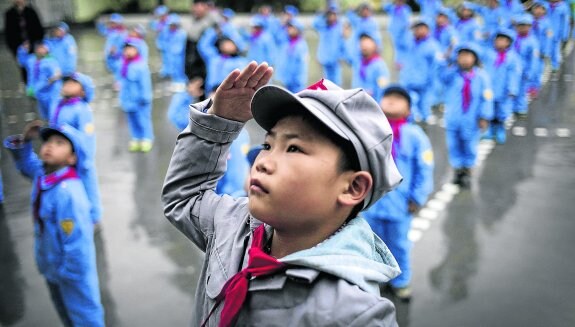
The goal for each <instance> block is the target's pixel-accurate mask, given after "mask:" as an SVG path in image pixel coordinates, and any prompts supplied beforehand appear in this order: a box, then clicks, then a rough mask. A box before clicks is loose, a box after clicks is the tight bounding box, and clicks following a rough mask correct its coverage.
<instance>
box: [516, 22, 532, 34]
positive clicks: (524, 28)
mask: <svg viewBox="0 0 575 327" xmlns="http://www.w3.org/2000/svg"><path fill="white" fill-rule="evenodd" d="M530 30H531V25H527V24H520V25H515V31H517V34H521V35H525V34H528V33H529V31H530Z"/></svg>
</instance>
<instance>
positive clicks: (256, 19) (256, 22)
mask: <svg viewBox="0 0 575 327" xmlns="http://www.w3.org/2000/svg"><path fill="white" fill-rule="evenodd" d="M250 26H252V27H254V26H260V27H264V26H266V23H265V21H264V19H263V18H261V17H260V16H254V17H252V19H251V20H250Z"/></svg>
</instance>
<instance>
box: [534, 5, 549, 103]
mask: <svg viewBox="0 0 575 327" xmlns="http://www.w3.org/2000/svg"><path fill="white" fill-rule="evenodd" d="M547 7H548V6H547V3H545V2H543V1H539V0H536V1H534V2H533V6H532V7H531V14H533V27H532V28H533V35H535V37H536V38H537V41H538V42H539V54H540V55H539V58H538V60H537V73H536V77H537V78H535V80H534V81H533V83H532V84H531V85H530V86H529V89H528V92H529V96H530V97H531V98H532V99H535V98H537V96H538V94H539V90H540V89H541V79H542V77H543V70H544V68H545V62H546V61H547V62H549V60H550V58H551V44H552V42H553V28H552V27H551V22H550V21H549V17H547Z"/></svg>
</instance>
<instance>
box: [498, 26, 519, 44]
mask: <svg viewBox="0 0 575 327" xmlns="http://www.w3.org/2000/svg"><path fill="white" fill-rule="evenodd" d="M498 36H505V37H507V38H509V39H510V40H511V42H513V40H515V38H516V37H517V33H515V31H514V30H511V29H508V28H500V29H498V30H497V31H496V32H495V37H498Z"/></svg>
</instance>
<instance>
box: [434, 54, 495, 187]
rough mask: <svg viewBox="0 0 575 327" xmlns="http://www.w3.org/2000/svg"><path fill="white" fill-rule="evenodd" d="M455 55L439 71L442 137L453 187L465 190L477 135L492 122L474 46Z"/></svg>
mask: <svg viewBox="0 0 575 327" xmlns="http://www.w3.org/2000/svg"><path fill="white" fill-rule="evenodd" d="M456 53H457V62H456V64H454V65H451V66H449V67H442V68H441V70H440V72H441V79H442V81H443V83H445V85H446V91H445V116H444V117H445V129H446V132H445V136H446V138H447V152H448V156H449V163H450V164H451V166H452V167H453V168H454V169H455V177H454V180H453V183H454V184H457V185H460V186H461V187H463V188H468V187H470V186H471V170H472V168H473V167H474V166H475V163H476V159H477V146H478V145H479V140H480V138H481V131H482V130H485V129H486V128H487V127H488V125H489V122H490V121H491V120H493V91H492V89H491V80H490V78H489V76H488V75H487V73H486V72H485V71H484V70H483V69H481V68H480V66H479V65H480V62H479V54H480V53H481V51H480V50H479V48H478V47H477V45H475V44H473V43H463V44H461V45H460V46H459V47H458V49H457V50H456Z"/></svg>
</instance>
